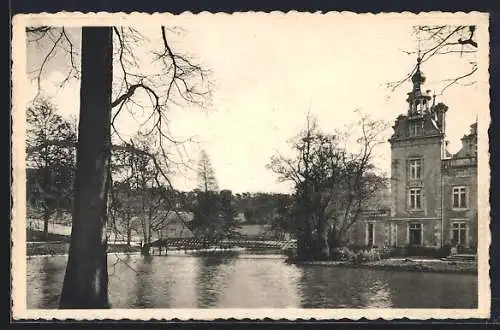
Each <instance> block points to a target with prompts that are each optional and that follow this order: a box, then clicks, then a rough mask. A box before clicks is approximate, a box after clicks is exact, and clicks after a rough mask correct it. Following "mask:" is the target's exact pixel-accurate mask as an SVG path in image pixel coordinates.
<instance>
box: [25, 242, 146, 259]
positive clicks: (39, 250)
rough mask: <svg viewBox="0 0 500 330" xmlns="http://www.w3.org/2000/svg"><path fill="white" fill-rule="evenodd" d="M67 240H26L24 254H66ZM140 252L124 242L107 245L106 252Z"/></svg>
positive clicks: (135, 247) (67, 249)
mask: <svg viewBox="0 0 500 330" xmlns="http://www.w3.org/2000/svg"><path fill="white" fill-rule="evenodd" d="M68 251H69V243H68V242H28V243H27V245H26V254H27V255H28V256H37V255H64V254H68ZM125 252H129V253H130V252H132V253H135V252H140V247H138V246H132V247H129V246H127V245H125V244H120V245H109V246H108V253H125Z"/></svg>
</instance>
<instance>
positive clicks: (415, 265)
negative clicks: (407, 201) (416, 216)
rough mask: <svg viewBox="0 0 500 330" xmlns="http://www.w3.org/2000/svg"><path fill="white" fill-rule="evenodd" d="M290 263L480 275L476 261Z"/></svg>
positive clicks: (395, 260)
mask: <svg viewBox="0 0 500 330" xmlns="http://www.w3.org/2000/svg"><path fill="white" fill-rule="evenodd" d="M289 263H291V264H294V265H296V266H323V267H343V268H356V269H376V270H391V271H404V272H420V273H443V274H469V275H478V272H477V263H475V262H457V261H438V260H425V259H422V260H411V261H407V260H397V259H384V260H380V261H369V262H363V263H354V262H349V261H295V262H289Z"/></svg>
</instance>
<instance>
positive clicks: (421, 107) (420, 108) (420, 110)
mask: <svg viewBox="0 0 500 330" xmlns="http://www.w3.org/2000/svg"><path fill="white" fill-rule="evenodd" d="M421 63H422V59H421V58H420V57H418V58H417V67H416V69H415V73H414V74H413V75H412V76H411V81H412V83H413V90H412V91H411V92H409V93H408V99H407V102H408V105H409V107H408V116H409V117H413V116H422V115H423V114H424V113H425V112H428V111H429V103H430V102H429V101H430V100H431V99H432V97H431V96H430V95H428V94H423V93H422V85H423V84H424V83H425V76H424V75H423V74H422V72H421V71H420V64H421Z"/></svg>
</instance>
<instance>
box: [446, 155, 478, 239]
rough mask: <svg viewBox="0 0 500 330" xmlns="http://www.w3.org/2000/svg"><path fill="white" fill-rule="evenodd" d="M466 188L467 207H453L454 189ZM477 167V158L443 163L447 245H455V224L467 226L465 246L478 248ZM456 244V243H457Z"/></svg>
mask: <svg viewBox="0 0 500 330" xmlns="http://www.w3.org/2000/svg"><path fill="white" fill-rule="evenodd" d="M454 187H465V188H466V197H467V198H466V207H465V208H456V207H453V188H454ZM477 189H478V185H477V166H476V158H473V157H469V158H452V159H448V160H444V161H443V192H444V196H443V197H444V198H443V210H444V214H443V218H444V220H445V221H444V228H443V236H444V242H445V244H452V243H454V242H453V240H452V237H453V235H452V231H453V224H454V223H457V224H458V223H464V224H465V225H466V229H465V230H466V236H467V242H465V244H463V243H462V244H463V245H465V246H467V247H474V246H477V225H478V224H477ZM455 243H456V242H455Z"/></svg>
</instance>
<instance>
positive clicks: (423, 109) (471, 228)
mask: <svg viewBox="0 0 500 330" xmlns="http://www.w3.org/2000/svg"><path fill="white" fill-rule="evenodd" d="M411 80H412V83H413V88H412V90H411V92H409V93H408V98H407V102H408V108H407V111H406V114H404V115H400V116H399V117H398V118H397V119H396V121H395V124H394V126H393V130H394V131H393V135H392V136H391V138H390V139H389V142H390V145H391V183H390V200H391V207H390V215H387V216H380V217H376V216H373V217H370V216H368V217H365V218H364V219H363V220H362V221H361V224H360V225H361V226H363V229H362V231H364V243H365V244H366V245H375V246H378V247H383V246H391V247H404V246H414V247H425V248H436V249H439V248H441V247H443V246H459V247H460V248H463V249H465V250H475V248H476V246H477V239H478V237H477V123H475V124H473V125H471V128H470V132H469V133H468V134H466V135H464V137H463V138H462V148H461V149H460V150H459V151H458V152H457V153H456V154H450V153H449V152H448V150H447V141H446V113H447V111H448V107H447V106H446V105H445V104H443V103H437V104H436V100H435V96H431V95H429V91H426V92H423V91H422V89H421V88H422V85H423V84H424V82H425V77H424V75H423V74H422V72H421V71H420V59H419V60H418V64H417V69H416V71H415V73H414V74H413V76H412V78H411ZM358 242H359V239H358Z"/></svg>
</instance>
